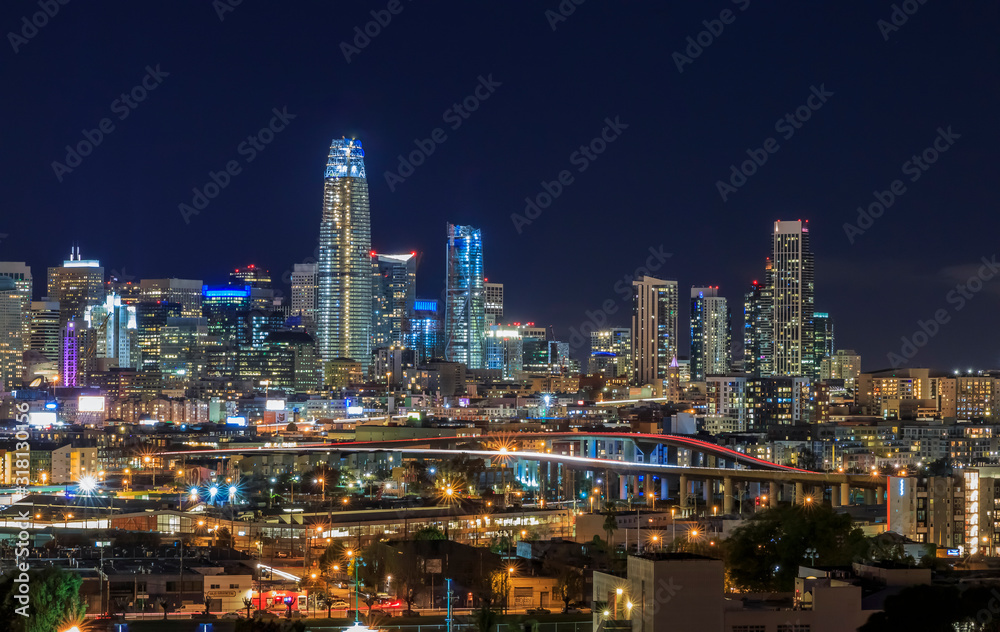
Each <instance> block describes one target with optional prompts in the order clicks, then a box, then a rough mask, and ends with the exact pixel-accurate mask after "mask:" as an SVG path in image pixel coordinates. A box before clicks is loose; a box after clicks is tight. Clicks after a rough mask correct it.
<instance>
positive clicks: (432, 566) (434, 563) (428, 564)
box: [424, 558, 443, 575]
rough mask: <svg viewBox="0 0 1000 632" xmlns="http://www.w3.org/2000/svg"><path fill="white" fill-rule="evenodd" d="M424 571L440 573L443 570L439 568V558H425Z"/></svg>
mask: <svg viewBox="0 0 1000 632" xmlns="http://www.w3.org/2000/svg"><path fill="white" fill-rule="evenodd" d="M424 572H426V573H436V574H438V575H440V574H441V573H442V572H443V571H442V570H441V558H435V559H433V560H426V561H425V562H424Z"/></svg>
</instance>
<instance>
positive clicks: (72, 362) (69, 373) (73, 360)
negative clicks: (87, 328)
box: [59, 319, 83, 386]
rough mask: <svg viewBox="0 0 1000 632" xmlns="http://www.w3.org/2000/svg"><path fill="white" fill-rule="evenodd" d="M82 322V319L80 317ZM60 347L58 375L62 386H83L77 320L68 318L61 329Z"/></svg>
mask: <svg viewBox="0 0 1000 632" xmlns="http://www.w3.org/2000/svg"><path fill="white" fill-rule="evenodd" d="M81 322H82V319H81ZM61 332H62V333H61V349H60V357H59V377H60V380H59V382H60V384H62V385H63V386H83V384H82V382H81V379H80V378H81V376H80V374H79V368H80V361H79V360H80V358H79V348H80V344H79V340H78V339H77V321H76V320H72V319H71V320H69V321H68V322H67V323H66V324H64V325H63V326H62V329H61Z"/></svg>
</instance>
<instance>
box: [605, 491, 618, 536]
mask: <svg viewBox="0 0 1000 632" xmlns="http://www.w3.org/2000/svg"><path fill="white" fill-rule="evenodd" d="M617 530H618V514H617V512H616V511H615V503H614V502H613V501H610V500H609V501H608V502H607V504H605V505H604V533H605V534H606V535H607V536H608V544H609V545H613V544H614V537H615V531H617Z"/></svg>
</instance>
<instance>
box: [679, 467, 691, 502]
mask: <svg viewBox="0 0 1000 632" xmlns="http://www.w3.org/2000/svg"><path fill="white" fill-rule="evenodd" d="M680 479H681V481H680V489H679V490H678V492H677V502H678V504H680V506H681V508H682V509H686V508H687V505H688V487H689V486H690V484H691V481H689V480H688V477H687V474H681V476H680Z"/></svg>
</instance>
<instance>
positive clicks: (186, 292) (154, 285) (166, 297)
mask: <svg viewBox="0 0 1000 632" xmlns="http://www.w3.org/2000/svg"><path fill="white" fill-rule="evenodd" d="M203 285H204V284H203V283H202V282H201V281H198V280H194V279H142V280H141V281H139V292H140V297H141V299H142V300H141V302H143V303H159V302H160V301H163V302H167V303H180V304H181V315H182V316H183V317H184V318H201V298H202V286H203ZM122 298H123V299H124V297H122ZM123 302H124V300H123Z"/></svg>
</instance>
